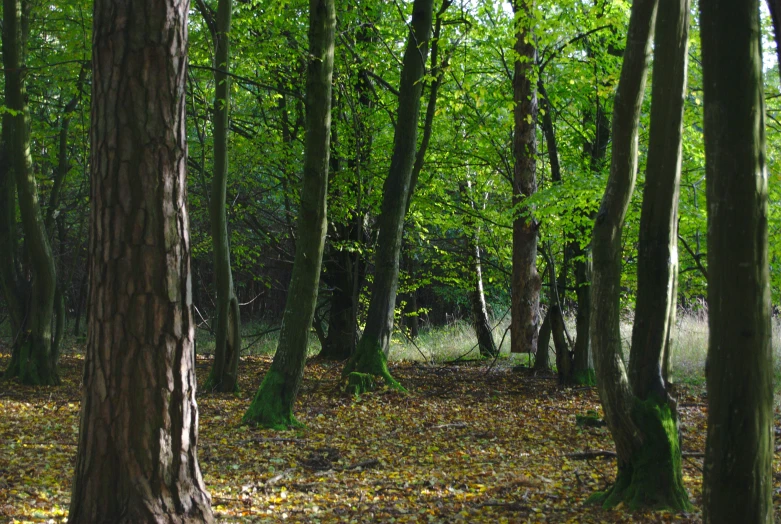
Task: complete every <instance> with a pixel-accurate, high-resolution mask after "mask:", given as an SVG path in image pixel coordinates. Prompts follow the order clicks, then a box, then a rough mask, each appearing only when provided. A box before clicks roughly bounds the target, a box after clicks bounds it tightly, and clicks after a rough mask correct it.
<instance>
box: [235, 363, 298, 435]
mask: <svg viewBox="0 0 781 524" xmlns="http://www.w3.org/2000/svg"><path fill="white" fill-rule="evenodd" d="M288 384H289V383H288V382H287V381H286V380H285V377H284V376H283V375H282V374H281V373H279V372H278V371H275V370H274V369H273V367H272V369H270V370H269V371H268V373H266V377H265V378H264V379H263V382H262V383H261V384H260V387H259V388H258V392H257V393H256V394H255V398H254V399H252V403H251V404H250V406H249V408H248V409H247V412H246V413H244V417H242V419H241V422H242V423H243V424H248V425H251V426H260V427H263V428H268V429H276V430H286V429H291V428H301V427H304V424H302V423H301V422H299V421H298V420H296V418H295V417H294V416H293V405H292V404H293V402H292V400H294V399H295V392H293V391H290V387H289V386H288Z"/></svg>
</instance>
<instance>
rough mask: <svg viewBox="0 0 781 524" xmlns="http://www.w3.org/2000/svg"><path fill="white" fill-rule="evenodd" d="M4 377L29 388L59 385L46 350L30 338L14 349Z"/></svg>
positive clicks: (40, 343) (40, 342)
mask: <svg viewBox="0 0 781 524" xmlns="http://www.w3.org/2000/svg"><path fill="white" fill-rule="evenodd" d="M4 377H5V378H7V379H10V378H16V379H18V380H19V382H21V383H22V384H27V385H30V386H57V385H59V383H60V377H59V375H58V374H57V370H56V368H53V367H52V363H51V361H50V359H49V355H48V348H47V347H46V346H45V344H44V343H43V341H41V340H39V341H38V343H37V344H36V341H35V339H34V338H33V337H32V336H28V338H27V339H26V340H24V341H22V342H21V343H20V344H19V345H18V346H16V347H14V349H13V351H12V352H11V362H10V363H9V364H8V367H7V368H6V370H5V373H4Z"/></svg>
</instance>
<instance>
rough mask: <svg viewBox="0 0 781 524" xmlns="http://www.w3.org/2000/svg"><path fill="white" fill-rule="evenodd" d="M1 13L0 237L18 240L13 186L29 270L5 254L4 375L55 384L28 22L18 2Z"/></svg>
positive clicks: (50, 270)
mask: <svg viewBox="0 0 781 524" xmlns="http://www.w3.org/2000/svg"><path fill="white" fill-rule="evenodd" d="M26 7H27V6H24V8H26ZM3 11H4V22H3V67H4V73H5V104H6V106H7V107H8V110H9V111H6V112H4V114H3V143H4V149H5V152H4V154H5V157H6V158H7V159H8V168H0V170H2V171H4V172H5V176H7V177H8V179H6V181H5V183H4V184H3V190H4V191H5V195H4V198H3V201H4V203H5V204H9V205H8V211H4V213H8V214H6V215H5V216H4V219H3V224H2V229H3V233H2V236H3V237H4V238H5V240H4V241H3V243H4V244H5V246H7V247H8V248H10V249H13V248H14V247H15V244H16V242H15V239H14V233H13V232H12V231H11V229H12V228H13V226H14V222H15V217H14V216H11V213H12V212H13V210H14V209H15V206H14V205H13V204H11V203H10V202H9V200H10V199H11V198H13V197H12V191H13V188H14V187H15V188H16V193H17V195H18V202H19V211H20V213H21V218H22V231H23V232H24V237H25V249H26V251H27V256H26V257H25V258H26V259H27V260H28V261H29V271H30V274H31V277H30V281H29V283H28V282H21V281H20V279H19V271H18V268H17V267H15V264H16V263H17V261H18V256H17V255H14V254H13V253H8V254H6V255H4V256H5V260H4V265H5V268H4V269H3V288H4V290H5V294H6V301H7V303H8V304H9V306H10V308H11V309H12V313H11V315H12V319H15V320H13V321H12V327H13V328H14V330H15V331H16V333H15V335H16V340H15V343H14V345H13V352H12V355H11V362H10V364H9V365H8V369H6V372H5V376H6V377H18V378H19V380H21V381H22V382H23V383H26V384H46V385H52V384H57V383H59V377H58V375H57V358H58V348H57V346H56V344H52V322H53V321H54V320H55V314H54V296H55V290H56V287H57V277H56V274H55V268H54V255H53V253H52V249H51V245H50V244H49V238H48V236H47V234H46V227H45V224H44V219H43V215H42V214H41V208H40V205H39V203H38V187H37V184H36V183H35V176H34V175H33V166H32V157H31V155H30V128H29V125H30V112H29V108H28V106H27V91H26V88H25V82H24V78H25V76H26V71H25V45H26V40H27V31H26V29H25V26H27V23H26V21H25V20H24V19H23V18H24V17H25V16H29V13H23V4H22V1H21V0H4V1H3ZM6 169H7V171H6ZM11 177H13V178H14V180H13V181H11V180H10V178H11ZM20 307H21V308H23V309H19V308H20Z"/></svg>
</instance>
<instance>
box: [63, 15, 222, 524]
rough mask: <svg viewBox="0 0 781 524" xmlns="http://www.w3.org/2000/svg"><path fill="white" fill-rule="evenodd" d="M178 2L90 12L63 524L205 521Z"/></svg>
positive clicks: (183, 40) (183, 30)
mask: <svg viewBox="0 0 781 524" xmlns="http://www.w3.org/2000/svg"><path fill="white" fill-rule="evenodd" d="M187 13H188V2H186V1H185V2H177V1H176V0H168V1H166V2H161V1H159V0H145V1H142V0H135V1H133V2H117V1H115V0H98V1H96V2H95V10H94V36H93V59H92V64H93V83H92V122H93V126H92V130H91V151H92V154H91V161H90V165H91V181H92V183H91V197H92V209H91V218H90V253H91V256H90V300H89V303H90V313H89V317H90V318H89V336H88V341H87V353H86V357H85V362H84V390H83V394H82V401H81V424H80V429H79V447H78V455H77V459H76V471H75V475H74V480H73V488H72V496H71V506H70V515H69V517H68V522H70V523H76V524H78V523H94V522H113V523H136V522H168V523H184V522H187V523H195V522H212V521H213V518H212V512H211V508H210V507H209V495H208V494H207V492H206V489H205V486H204V484H203V480H202V478H201V473H200V469H199V466H198V458H197V453H196V444H197V441H198V408H197V405H196V402H195V389H196V380H195V354H194V351H193V332H194V322H193V317H192V291H191V281H190V242H189V231H188V230H189V224H188V217H187V211H186V190H187V189H186V188H187V183H186V176H185V167H186V153H187V141H186V140H187V138H186V127H185V101H186V100H185V82H186V64H187V60H186V58H187Z"/></svg>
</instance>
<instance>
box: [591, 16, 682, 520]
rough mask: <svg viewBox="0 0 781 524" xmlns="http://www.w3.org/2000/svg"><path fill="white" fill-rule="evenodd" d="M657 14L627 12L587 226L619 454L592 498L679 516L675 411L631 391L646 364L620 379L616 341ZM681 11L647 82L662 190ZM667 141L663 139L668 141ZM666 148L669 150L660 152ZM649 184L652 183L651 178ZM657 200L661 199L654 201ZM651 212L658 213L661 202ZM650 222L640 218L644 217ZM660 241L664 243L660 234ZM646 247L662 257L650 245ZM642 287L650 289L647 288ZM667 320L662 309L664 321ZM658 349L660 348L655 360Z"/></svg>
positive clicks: (677, 110) (677, 118) (595, 343)
mask: <svg viewBox="0 0 781 524" xmlns="http://www.w3.org/2000/svg"><path fill="white" fill-rule="evenodd" d="M656 10H657V2H656V1H655V0H648V1H645V0H643V1H636V2H635V3H634V4H633V5H632V14H631V17H630V22H629V32H628V35H627V46H626V50H625V52H624V64H623V67H622V70H621V78H620V81H619V85H618V91H617V93H616V102H615V109H614V113H613V132H612V136H613V159H612V161H611V166H610V178H609V179H608V184H607V188H606V190H605V196H604V197H603V200H602V206H601V207H600V210H599V214H598V215H597V219H596V224H595V227H594V236H593V246H594V281H593V290H592V317H591V336H592V347H593V348H594V354H595V364H596V375H597V386H598V388H599V394H600V398H601V400H602V406H603V409H604V411H605V420H606V421H607V423H608V427H609V428H610V432H611V433H612V435H613V440H614V441H615V444H616V451H617V453H618V474H617V476H616V481H615V483H614V484H613V486H612V487H610V488H609V489H608V490H607V491H606V492H605V493H603V494H600V495H599V496H597V497H596V500H598V501H600V502H602V503H603V505H604V506H606V507H609V506H614V505H616V504H619V503H621V502H625V503H626V504H627V506H628V507H630V508H636V507H649V506H650V507H668V508H672V509H675V510H683V509H687V508H688V507H689V501H688V495H687V494H686V490H685V489H684V487H683V477H682V471H681V450H680V447H679V445H680V443H679V440H678V431H677V414H676V411H675V402H674V401H672V400H670V399H668V396H667V393H666V391H665V390H664V386H662V389H661V392H659V391H653V392H649V391H647V390H646V391H643V390H642V389H638V390H636V391H634V390H633V386H635V385H636V384H639V383H642V384H648V383H651V382H652V381H653V378H654V377H653V373H652V370H649V369H647V368H643V366H642V362H644V361H646V360H647V357H646V356H645V355H638V354H636V353H635V354H633V355H632V358H633V359H638V361H637V363H636V362H635V361H634V360H633V361H631V362H630V370H631V371H632V372H633V373H634V372H635V369H636V368H638V369H640V371H637V372H636V374H635V375H633V377H632V381H631V382H630V380H629V379H627V375H626V369H625V367H624V364H623V360H622V349H621V337H620V332H619V323H620V316H619V308H620V295H619V290H620V287H619V286H620V279H621V233H622V229H623V223H624V216H625V214H626V211H627V207H628V205H629V200H630V198H631V195H632V190H633V188H634V181H635V171H636V169H637V133H638V119H639V113H640V106H641V104H642V98H643V91H644V85H645V76H646V71H647V63H648V55H649V54H650V44H651V35H652V34H653V28H654V22H655V20H656V18H657V15H656ZM687 11H688V2H687V1H686V0H678V1H672V0H671V1H665V2H661V7H659V14H658V24H657V26H658V34H657V35H656V39H655V41H654V49H655V52H656V60H655V66H654V71H655V73H656V74H657V75H658V76H659V78H654V92H653V95H654V97H653V102H652V104H653V105H652V109H651V119H652V120H651V135H652V139H651V144H650V148H649V159H648V166H649V170H650V169H651V168H653V169H656V170H657V172H655V173H649V176H650V177H654V178H661V179H662V180H667V181H669V183H668V186H674V185H675V184H674V180H675V179H676V178H677V175H676V174H675V171H676V170H679V169H680V161H679V160H676V159H675V155H676V154H678V153H676V152H678V151H680V128H681V118H682V100H683V97H682V94H683V86H684V83H683V82H684V79H685V76H686V74H685V70H686V67H685V65H686V46H687V24H688V19H687ZM676 130H677V132H676ZM665 132H667V133H668V135H669V136H665V134H664V133H665ZM662 137H664V138H662ZM676 138H677V140H676ZM660 139H661V140H660ZM665 140H667V141H668V142H667V144H665ZM660 146H662V147H660ZM670 150H672V151H670ZM659 155H662V156H669V157H672V158H667V159H666V160H669V162H663V158H662V157H659ZM662 170H664V171H665V172H664V174H662V173H661V171H662ZM668 171H672V172H671V173H670V172H668ZM651 183H652V184H653V179H652V180H651ZM660 185H663V184H660ZM666 191H667V198H670V197H672V196H673V195H674V189H673V187H669V188H668V189H667V190H666ZM656 196H657V197H659V198H662V196H661V195H656ZM653 204H658V205H660V206H661V207H662V208H664V207H665V204H664V203H662V202H653ZM644 205H645V203H644ZM651 209H653V208H651ZM663 212H668V213H669V212H672V204H671V203H668V204H666V211H664V210H663ZM647 216H648V214H647V213H646V218H647ZM669 220H670V217H669V216H666V217H665V216H662V217H661V219H660V221H661V222H662V223H667V222H668V221H669ZM661 237H662V238H666V237H665V235H664V234H662V235H661ZM642 241H645V242H651V243H653V242H654V239H653V238H649V237H648V235H646V236H645V237H643V240H642ZM667 245H669V242H668V243H667ZM653 247H655V248H656V249H659V248H658V247H657V245H656V244H654V246H653ZM663 249H664V248H663ZM640 250H641V252H649V253H650V252H654V250H653V249H649V248H648V247H647V246H641V247H640ZM654 284H657V283H656V282H654ZM647 285H653V284H651V282H648V284H647ZM654 291H656V292H661V293H662V294H667V293H669V291H670V290H669V288H668V287H667V285H666V282H665V284H664V287H663V288H662V289H655V290H654V289H652V290H649V293H650V294H651V296H653V295H652V293H653V292H654ZM668 312H669V310H668V309H667V308H665V309H664V311H663V315H664V316H665V319H666V318H667V314H668ZM663 346H664V340H662V346H661V347H660V351H661V348H663ZM646 350H650V349H649V348H646ZM632 351H633V352H634V351H635V348H632ZM657 358H658V355H657ZM656 369H657V370H658V369H659V367H658V366H657V368H656ZM657 374H659V373H657ZM649 375H650V376H649ZM659 375H660V374H659ZM659 378H660V379H661V376H659Z"/></svg>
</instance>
